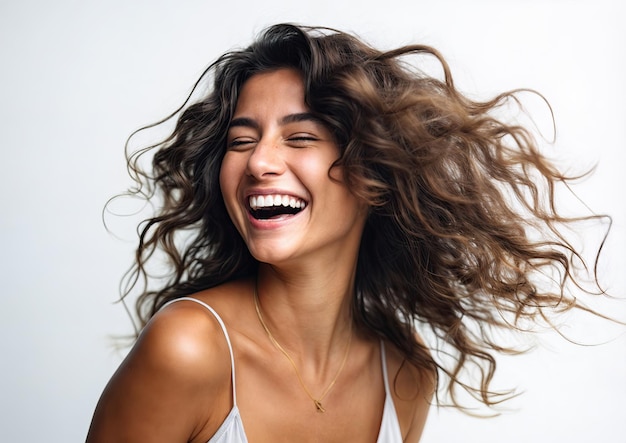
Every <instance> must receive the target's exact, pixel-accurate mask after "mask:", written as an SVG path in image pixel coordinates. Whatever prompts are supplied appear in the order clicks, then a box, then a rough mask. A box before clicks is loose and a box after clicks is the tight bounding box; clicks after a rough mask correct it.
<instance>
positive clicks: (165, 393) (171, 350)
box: [88, 300, 232, 442]
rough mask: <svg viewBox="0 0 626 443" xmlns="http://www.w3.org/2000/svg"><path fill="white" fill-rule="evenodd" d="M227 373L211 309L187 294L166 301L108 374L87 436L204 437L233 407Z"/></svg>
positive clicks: (226, 355) (228, 367)
mask: <svg viewBox="0 0 626 443" xmlns="http://www.w3.org/2000/svg"><path fill="white" fill-rule="evenodd" d="M230 376H231V365H230V353H229V349H228V345H227V342H226V339H225V336H224V333H223V331H222V328H221V327H220V325H219V323H218V322H217V320H216V318H215V316H214V315H213V314H212V313H211V312H209V310H208V309H207V308H206V307H205V306H202V305H201V304H199V303H197V302H195V301H193V300H178V301H176V302H174V303H171V304H169V305H167V306H166V307H164V308H163V309H161V310H160V311H159V312H158V313H156V314H155V315H154V316H153V318H152V319H151V320H150V321H149V322H148V324H147V325H146V327H145V328H144V329H143V331H142V333H141V334H140V336H139V338H138V339H137V341H136V343H135V345H134V346H133V348H132V349H131V350H130V352H129V354H128V356H127V357H126V359H125V360H124V361H123V362H122V364H121V365H120V367H119V368H118V370H117V371H116V373H115V374H114V375H113V377H112V378H111V380H110V381H109V384H108V385H107V387H106V388H105V390H104V392H103V394H102V397H101V399H100V401H99V403H98V406H97V408H96V411H95V413H94V418H93V421H92V425H91V428H90V432H89V437H88V441H89V442H99V441H129V442H133V441H153V442H160V441H163V442H165V441H170V442H173V441H181V442H182V441H185V442H187V441H196V440H198V441H202V440H204V441H207V440H208V439H209V438H210V437H211V435H212V434H213V433H214V432H215V430H217V428H218V427H219V425H220V424H221V422H222V421H223V419H224V418H225V417H226V415H227V414H228V412H229V411H230V408H231V407H232V396H231V392H232V391H231V378H230Z"/></svg>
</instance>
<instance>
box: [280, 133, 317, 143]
mask: <svg viewBox="0 0 626 443" xmlns="http://www.w3.org/2000/svg"><path fill="white" fill-rule="evenodd" d="M286 141H287V142H290V143H292V144H296V145H302V144H308V143H311V142H316V141H319V138H317V137H315V136H313V135H310V134H295V135H292V136H289V137H287V138H286Z"/></svg>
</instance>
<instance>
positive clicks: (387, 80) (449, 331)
mask: <svg viewBox="0 0 626 443" xmlns="http://www.w3.org/2000/svg"><path fill="white" fill-rule="evenodd" d="M415 54H425V55H428V56H432V57H434V58H435V59H437V60H438V61H439V63H440V65H441V67H442V68H443V79H437V78H434V77H432V76H428V75H425V74H423V73H421V72H420V71H419V70H417V69H415V68H414V67H411V65H409V64H408V61H407V56H411V55H415ZM283 67H290V68H295V69H297V70H299V71H300V72H301V73H302V75H303V78H304V82H305V102H306V103H307V105H308V107H309V108H310V109H311V112H313V113H314V114H315V115H316V117H318V118H319V119H320V120H322V121H323V122H324V123H325V125H326V126H327V127H328V128H329V129H330V131H331V132H332V133H333V135H334V137H335V139H336V141H337V143H338V145H339V147H340V150H341V156H340V158H339V159H338V160H337V162H336V165H341V166H342V168H343V170H344V173H345V179H346V182H347V184H348V186H349V188H350V189H351V190H352V192H353V193H354V194H355V195H357V196H358V197H359V198H361V199H363V200H364V201H365V202H367V204H368V205H369V207H370V213H369V216H368V219H367V222H366V227H365V230H364V233H363V238H362V243H361V248H360V252H359V258H358V264H357V276H356V291H355V296H354V300H353V315H354V321H355V323H356V325H357V327H359V328H361V330H363V331H366V332H367V333H369V334H371V335H372V336H376V337H379V338H382V339H385V340H387V341H389V342H391V343H393V345H395V346H396V347H397V348H398V349H399V350H400V352H401V353H402V354H403V355H404V357H405V358H406V360H407V361H409V362H411V363H412V364H414V365H416V366H417V367H421V368H424V369H425V370H427V371H433V372H437V373H438V375H439V378H442V377H445V378H446V379H447V380H448V381H447V383H446V387H447V388H448V392H449V394H451V398H452V400H453V402H454V403H455V404H457V405H459V403H458V402H457V400H456V397H455V392H456V390H457V388H458V387H462V388H464V389H465V390H466V391H467V392H469V393H470V394H471V395H473V396H474V397H475V398H477V399H478V400H479V401H482V402H483V403H485V404H487V405H489V406H491V405H494V404H495V403H497V402H498V401H499V399H500V398H499V397H498V394H496V393H494V392H492V391H491V390H490V383H491V380H492V377H493V374H494V371H495V368H496V362H495V358H494V356H493V354H494V352H506V351H512V349H508V348H507V347H506V346H504V345H501V344H499V343H498V342H497V340H496V339H495V338H494V334H493V332H494V331H497V330H499V329H506V330H509V329H516V328H519V327H521V326H520V325H522V324H526V320H530V323H534V322H535V321H536V320H547V321H548V322H549V318H550V316H551V313H554V312H560V311H566V310H569V309H571V308H573V307H581V306H580V305H579V304H578V303H577V302H576V300H575V298H574V297H573V296H571V295H568V292H567V288H568V287H569V286H570V285H571V284H572V283H573V284H574V286H577V287H579V288H580V289H582V290H584V289H583V287H582V282H581V279H580V277H579V276H578V274H577V273H576V269H575V268H576V265H582V268H583V270H585V269H587V268H586V267H585V260H584V259H583V257H582V256H581V254H580V253H579V252H578V251H577V250H576V248H574V247H573V246H572V244H571V243H570V242H569V241H568V240H567V238H566V237H565V236H564V234H563V233H562V232H561V230H560V227H561V226H563V225H566V224H570V223H574V222H576V221H580V220H585V219H591V220H593V219H598V218H599V217H598V216H593V215H592V216H587V217H581V218H568V217H564V216H562V215H560V213H559V212H558V211H557V210H556V208H555V194H554V191H555V186H556V185H557V184H558V183H565V184H567V183H568V182H569V181H571V180H572V179H574V178H575V177H567V176H565V175H563V174H562V173H561V172H559V171H558V170H557V169H556V167H555V166H553V164H552V163H550V162H549V161H548V160H547V159H546V157H545V156H544V155H542V153H541V152H540V151H539V148H538V146H537V144H536V142H535V140H534V138H533V136H532V134H531V132H530V131H529V130H527V129H526V128H525V127H523V126H520V125H517V124H507V123H504V122H503V121H502V120H500V119H498V118H496V117H495V113H496V111H498V110H500V109H501V108H502V107H503V106H504V105H506V104H507V102H511V101H516V100H517V98H516V95H515V94H516V93H517V92H518V91H513V92H507V93H503V94H501V95H498V96H497V97H495V98H494V99H491V100H488V101H484V102H480V101H474V100H470V99H469V98H467V97H466V96H464V95H463V94H461V93H460V92H459V90H458V89H456V88H455V86H454V83H453V80H452V76H451V74H450V70H449V67H448V65H447V63H446V62H445V60H444V59H443V58H442V56H441V55H440V54H439V53H438V52H437V51H436V50H434V49H432V48H430V47H427V46H421V45H411V46H405V47H402V48H399V49H395V50H391V51H379V50H376V49H373V48H372V47H370V46H368V45H366V44H365V43H363V42H362V41H360V40H359V39H358V38H356V37H354V36H352V35H349V34H346V33H342V32H339V31H336V30H330V29H326V28H307V27H300V26H294V25H289V24H281V25H275V26H272V27H270V28H268V29H267V30H266V31H265V32H263V33H262V34H261V35H260V37H259V38H258V39H257V40H256V41H255V42H254V43H253V44H252V45H251V46H249V47H247V48H245V49H243V50H237V51H232V52H228V53H226V54H224V55H223V56H222V57H220V58H219V59H218V60H217V61H215V62H214V63H213V64H212V65H211V66H209V68H207V70H206V71H205V73H204V74H203V76H202V77H201V79H200V80H199V81H198V83H197V84H196V87H195V88H194V90H197V87H198V85H199V84H200V83H201V81H204V80H206V79H208V78H210V79H211V81H212V87H211V88H210V90H209V92H208V93H207V94H206V95H205V96H204V97H202V98H200V99H198V100H197V101H195V102H194V103H190V102H191V100H190V99H189V98H188V100H187V101H186V103H185V104H184V105H183V106H182V107H181V108H180V109H179V110H178V111H176V112H175V113H174V114H172V116H170V117H168V118H167V119H165V120H163V121H162V122H159V123H163V122H164V121H166V120H168V119H169V118H171V117H173V116H175V115H178V120H177V123H176V126H175V129H174V130H173V132H172V133H171V135H170V136H169V137H167V138H166V139H165V140H164V141H163V142H162V143H160V144H158V145H156V146H153V147H152V148H156V149H155V150H152V149H150V148H149V149H146V150H142V151H139V152H137V153H135V154H133V155H130V156H129V167H130V170H131V172H132V174H133V175H134V177H135V179H136V180H137V182H138V188H137V189H136V190H135V192H136V193H139V194H142V195H144V196H145V197H146V198H148V199H152V198H158V199H159V200H160V203H161V206H162V207H161V208H160V209H159V211H158V212H157V213H156V214H155V215H154V216H153V217H151V218H149V219H147V220H146V221H145V222H144V223H143V224H142V225H141V229H140V241H139V246H138V248H137V252H136V262H135V265H134V266H133V268H132V269H131V270H130V271H129V274H127V283H128V288H127V292H126V293H128V292H130V291H131V290H132V289H133V288H137V287H138V286H141V285H138V283H139V282H140V281H143V282H144V283H145V284H144V285H143V287H142V288H141V289H140V291H141V293H140V296H139V299H138V302H137V312H138V315H139V317H140V319H141V321H142V323H145V322H146V321H147V319H149V318H150V317H151V316H152V315H153V314H154V313H155V312H156V311H157V310H158V309H159V308H160V307H161V306H162V305H163V304H164V303H166V302H167V301H169V300H172V299H175V298H178V297H182V296H185V295H188V294H192V293H194V292H197V291H200V290H203V289H206V288H210V287H213V286H216V285H219V284H221V283H223V282H226V281H229V280H232V279H236V278H240V277H244V276H250V275H252V274H254V273H255V272H256V267H257V263H256V261H255V260H254V259H253V257H252V256H251V255H250V253H249V252H248V250H247V248H246V245H245V244H244V243H243V241H242V239H241V237H240V236H239V234H238V233H237V231H236V229H235V228H234V226H233V224H232V223H231V221H230V219H229V217H228V215H227V213H226V210H225V207H224V203H223V201H222V196H221V193H220V187H219V183H218V177H219V171H220V165H221V161H222V158H223V155H224V153H225V147H226V135H227V128H228V124H229V122H230V120H231V117H232V115H233V112H234V109H235V106H236V103H237V98H238V94H239V91H240V90H241V87H242V85H243V84H244V82H245V81H246V80H247V79H248V78H250V77H251V76H252V75H254V74H255V73H258V72H263V71H268V70H272V69H278V68H283ZM148 151H151V152H154V157H153V160H152V166H151V169H152V171H151V172H149V171H147V170H146V169H145V168H142V167H140V165H139V159H140V158H141V157H142V156H143V155H144V154H145V153H146V152H148ZM185 232H188V233H190V234H188V235H187V237H186V239H185V241H183V242H181V241H179V240H180V239H179V236H180V235H181V233H185ZM600 249H601V248H600ZM157 251H161V252H163V253H165V256H166V257H167V259H168V260H169V264H170V271H171V274H170V275H169V279H168V280H167V281H165V283H163V285H162V287H159V288H157V289H149V287H148V286H149V285H148V284H147V282H148V281H149V277H150V276H149V272H148V270H147V264H148V263H149V261H150V260H151V258H152V259H153V258H154V257H153V255H154V253H155V252H157ZM598 254H599V251H598ZM596 260H597V256H596ZM591 277H592V278H591V280H592V283H594V285H595V286H594V288H595V289H596V290H597V291H599V292H602V291H601V290H600V288H599V287H598V284H597V279H595V274H593V272H592V276H591ZM554 279H555V280H554ZM553 280H554V281H555V284H553V285H548V284H547V283H549V282H550V281H553ZM588 292H590V291H588ZM416 322H419V323H421V324H422V325H425V327H428V328H430V330H432V332H433V337H435V338H436V341H437V343H436V344H432V347H431V349H430V351H429V349H428V348H427V346H425V345H422V344H420V343H418V341H417V340H416V338H415V336H414V327H415V324H416ZM444 347H447V348H449V349H451V350H452V351H454V355H453V360H452V362H449V361H448V362H444V360H446V359H445V358H439V354H438V352H437V351H440V350H442V349H443V348H444ZM446 352H447V351H446ZM474 365H475V366H477V367H478V368H480V381H479V382H478V383H471V382H465V381H463V377H462V376H461V374H462V371H463V370H464V369H466V368H468V367H471V366H474ZM440 381H441V380H440Z"/></svg>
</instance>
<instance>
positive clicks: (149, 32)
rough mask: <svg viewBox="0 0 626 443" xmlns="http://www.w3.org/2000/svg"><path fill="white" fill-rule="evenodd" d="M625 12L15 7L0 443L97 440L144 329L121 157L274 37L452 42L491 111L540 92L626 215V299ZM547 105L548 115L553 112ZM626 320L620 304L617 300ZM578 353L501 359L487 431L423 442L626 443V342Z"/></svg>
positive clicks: (431, 428)
mask: <svg viewBox="0 0 626 443" xmlns="http://www.w3.org/2000/svg"><path fill="white" fill-rule="evenodd" d="M625 19H626V13H625V12H624V7H623V6H622V3H621V2H620V1H618V0H615V1H607V0H597V1H575V0H574V1H564V0H563V1H556V0H555V1H543V2H541V1H539V0H536V1H522V0H518V1H495V0H494V1H477V0H474V1H471V2H470V1H467V2H463V1H461V0H459V1H456V2H455V1H433V0H430V1H421V0H413V1H408V0H407V1H398V0H396V1H394V0H387V1H378V2H371V3H370V4H368V3H367V2H362V1H360V0H347V1H344V2H340V1H337V0H334V1H329V0H317V1H305V2H293V1H287V0H285V1H277V0H275V1H264V2H260V1H255V2H252V1H249V0H238V1H230V2H220V3H219V4H217V5H216V3H214V2H209V1H173V0H172V1H169V2H168V1H125V0H109V1H106V2H105V1H101V2H93V1H92V2H89V1H72V0H56V1H54V2H46V1H33V0H30V1H29V0H26V1H17V0H13V1H6V0H4V1H2V3H0V66H1V68H0V113H1V114H0V129H1V131H0V147H1V154H2V155H1V157H0V170H1V173H0V187H1V197H0V210H1V218H0V251H2V254H1V257H2V261H1V266H0V275H1V277H2V286H1V288H2V289H1V290H0V291H1V293H0V358H1V365H0V441H3V442H36V441H49V442H70V441H81V440H84V436H85V434H86V431H87V428H88V425H89V421H90V418H91V414H92V412H93V408H94V407H95V404H96V401H97V399H98V397H99V395H100V392H101V391H102V389H103V387H104V385H105V383H106V382H107V380H108V378H109V377H110V376H111V374H112V373H113V371H114V369H115V368H116V367H117V365H118V364H119V362H120V361H121V358H122V356H123V354H124V352H125V351H124V350H122V351H120V352H117V351H115V350H114V349H113V348H112V346H111V341H110V340H109V336H110V335H113V334H122V333H128V332H130V323H129V322H128V319H127V318H126V316H125V314H124V311H123V309H122V307H121V306H120V305H116V304H113V301H114V300H115V299H116V297H117V284H118V281H119V279H120V277H121V275H122V273H123V272H124V270H125V269H126V268H127V266H128V265H129V264H130V260H131V253H132V252H131V251H132V244H131V243H128V242H122V241H120V240H117V239H116V238H114V237H113V236H111V235H110V234H108V233H107V232H106V230H105V229H104V227H103V224H102V220H101V210H102V207H103V205H104V203H105V202H106V200H107V199H108V198H109V197H111V196H112V195H114V194H116V193H118V192H121V191H123V190H125V189H126V187H127V186H128V185H129V180H128V179H127V176H126V172H125V164H124V158H123V144H124V142H125V139H126V137H127V136H128V135H129V134H130V132H131V131H133V130H134V129H136V128H137V127H139V126H141V125H143V124H146V123H151V122H153V121H155V120H157V119H159V118H161V117H163V116H165V115H166V114H167V113H169V112H170V111H171V110H172V109H173V108H174V107H175V106H176V105H178V104H179V103H180V102H181V100H182V99H183V98H184V96H185V95H186V94H187V92H188V91H189V88H190V87H191V85H192V83H193V82H194V81H195V79H196V77H197V76H198V75H199V73H200V72H201V71H202V70H203V69H204V67H205V66H206V65H207V64H208V63H209V62H210V61H212V60H213V59H214V58H215V57H217V56H218V55H219V54H221V53H223V52H224V51H226V50H228V49H230V48H233V47H239V46H242V45H246V44H248V43H249V42H250V41H251V40H252V38H253V36H254V35H255V34H256V33H257V32H258V31H260V30H261V29H263V28H264V27H265V26H267V25H269V24H272V23H275V22H280V21H293V22H299V23H304V24H320V25H326V26H333V27H337V28H339V29H343V30H347V31H354V32H356V33H358V34H360V35H361V36H362V37H364V38H365V39H366V40H368V41H370V42H371V43H373V44H375V45H377V46H380V47H383V48H389V47H392V46H398V45H401V44H405V43H410V42H420V43H427V44H431V45H433V46H435V47H437V48H439V49H440V50H441V51H442V52H443V54H444V55H445V56H446V57H447V59H448V60H449V62H450V64H451V65H452V69H453V73H455V74H456V76H457V84H458V86H459V87H460V88H461V89H463V90H466V91H467V92H470V93H472V94H474V95H475V96H478V97H487V96H489V95H490V94H492V93H495V92H498V91H501V90H503V89H508V88H515V87H530V88H535V89H538V90H539V91H541V92H542V93H544V95H545V96H546V97H547V98H548V99H549V100H550V102H551V104H552V105H553V108H554V112H555V116H556V121H557V127H558V139H557V144H556V147H555V149H556V150H557V151H558V152H559V154H558V155H559V156H562V157H564V158H567V159H568V161H572V163H573V162H574V161H576V162H578V163H577V164H578V165H582V166H589V165H591V164H592V163H593V162H595V161H597V162H599V164H598V167H597V170H596V173H595V175H594V176H593V177H592V178H590V179H588V180H586V181H584V182H583V183H582V184H581V185H580V186H579V187H578V188H577V191H578V193H579V195H581V197H582V198H584V199H585V200H586V202H587V203H588V204H589V205H590V206H591V207H592V209H593V210H594V211H596V212H608V213H610V214H611V215H612V216H613V217H614V229H613V231H612V233H611V236H610V238H609V240H608V244H607V247H606V255H605V257H604V260H603V262H602V263H601V269H600V270H601V273H602V275H603V278H604V279H605V281H606V283H607V285H608V286H609V287H610V289H611V291H612V292H613V293H615V294H618V295H622V296H623V295H624V293H625V292H626V291H625V289H626V284H625V283H626V278H625V275H626V273H625V271H624V270H625V269H626V267H625V260H624V252H623V250H624V246H626V241H625V234H626V205H625V203H624V202H625V199H624V193H625V191H626V178H625V177H626V173H625V169H624V166H623V165H624V149H625V145H626V129H625V128H626V88H625V86H624V84H625V81H626V50H625V49H626V31H625V29H626V28H625V27H624V25H623V23H624V21H625ZM544 111H545V110H544ZM599 306H601V307H602V308H603V309H605V310H608V312H609V313H611V314H614V315H616V316H618V317H620V318H621V319H625V318H626V304H625V303H624V302H621V303H620V302H612V303H609V302H608V301H607V302H606V303H602V304H600V305H599ZM567 326H568V327H567V331H568V332H570V333H572V335H573V336H575V337H576V338H577V339H580V340H583V341H586V342H598V341H606V340H611V339H613V340H612V341H610V342H609V343H608V344H605V345H603V346H595V347H582V346H575V345H572V344H569V343H568V342H567V341H565V340H563V339H560V338H558V337H555V336H553V335H547V336H546V337H545V340H544V341H543V342H541V343H540V344H539V345H538V348H537V350H536V351H535V352H533V353H530V354H528V355H525V356H522V357H516V358H512V359H506V360H503V362H502V364H501V373H500V376H499V378H498V384H499V385H501V386H509V385H517V386H519V387H520V388H521V389H522V390H525V391H526V392H525V394H523V395H522V396H521V397H520V398H518V399H516V400H514V401H513V402H511V403H510V405H509V406H510V409H511V410H510V411H508V412H505V413H504V414H503V415H502V416H500V417H498V418H494V419H489V420H482V419H475V418H470V417H467V416H465V415H463V414H460V413H458V412H456V411H454V410H448V409H440V410H437V409H433V410H432V413H431V416H430V420H429V422H428V424H427V427H426V431H425V434H424V438H423V441H425V442H457V441H459V442H460V441H463V442H589V441H595V442H621V443H624V442H626V400H625V399H626V336H625V335H624V334H623V333H621V331H623V330H620V329H619V328H612V327H609V326H607V324H606V323H599V322H593V321H591V320H589V319H587V318H583V317H580V316H573V317H571V318H570V320H569V321H568V325H567Z"/></svg>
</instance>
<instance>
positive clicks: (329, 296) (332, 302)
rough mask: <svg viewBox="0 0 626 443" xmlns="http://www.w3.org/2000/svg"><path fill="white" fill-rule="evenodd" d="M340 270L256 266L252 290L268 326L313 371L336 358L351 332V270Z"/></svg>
mask: <svg viewBox="0 0 626 443" xmlns="http://www.w3.org/2000/svg"><path fill="white" fill-rule="evenodd" d="M340 268H341V267H340V266H328V267H327V268H326V269H323V270H322V269H315V270H311V269H309V270H308V271H306V272H296V273H293V272H292V273H285V272H281V271H280V270H278V269H276V268H274V267H271V266H269V265H265V264H261V265H260V267H259V273H258V277H257V279H258V280H257V283H256V284H257V288H256V289H257V295H258V301H259V307H260V310H261V313H262V316H263V319H264V322H265V324H266V325H267V328H268V330H269V331H270V333H271V334H272V336H273V337H274V339H275V340H276V341H277V342H278V343H280V345H281V346H282V347H283V348H284V349H285V350H286V351H287V352H289V353H290V354H291V355H292V357H293V359H294V360H295V362H296V363H297V364H298V365H300V366H302V367H303V368H307V367H310V368H312V371H320V372H323V371H325V370H326V368H327V367H328V365H329V362H331V361H332V362H336V360H337V358H338V356H342V355H343V352H344V351H345V347H346V343H347V341H348V337H349V336H350V335H351V334H352V320H351V315H350V309H351V302H352V297H353V293H354V273H355V269H350V270H344V271H342V270H341V269H340ZM330 364H332V363H330ZM305 370H306V369H305Z"/></svg>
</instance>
